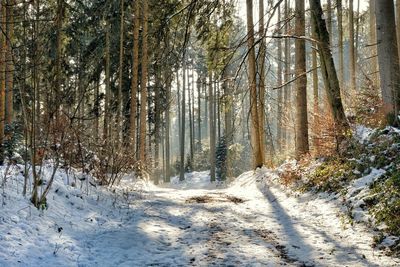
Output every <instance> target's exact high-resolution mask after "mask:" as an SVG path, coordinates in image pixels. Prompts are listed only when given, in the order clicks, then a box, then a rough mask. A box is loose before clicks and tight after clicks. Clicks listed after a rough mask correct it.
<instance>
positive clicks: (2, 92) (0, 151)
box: [0, 0, 7, 165]
mask: <svg viewBox="0 0 400 267" xmlns="http://www.w3.org/2000/svg"><path fill="white" fill-rule="evenodd" d="M6 6H7V4H6V2H5V0H3V1H2V3H1V16H2V18H1V25H2V29H5V28H6V25H7V20H6V18H7V16H6ZM4 33H5V32H3V31H1V33H0V40H1V50H0V165H3V163H4V147H3V143H4V125H5V123H4V122H5V118H6V116H5V111H6V75H5V71H6V51H7V41H6V40H7V39H6V35H5V34H4Z"/></svg>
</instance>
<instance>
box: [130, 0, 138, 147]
mask: <svg viewBox="0 0 400 267" xmlns="http://www.w3.org/2000/svg"><path fill="white" fill-rule="evenodd" d="M133 12H134V16H133V53H132V74H131V75H132V80H131V112H130V144H131V150H132V153H134V154H136V151H137V150H136V134H137V129H136V113H137V112H136V109H137V89H138V80H139V78H138V76H139V27H140V5H139V1H135V4H134V11H133Z"/></svg>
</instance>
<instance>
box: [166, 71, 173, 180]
mask: <svg viewBox="0 0 400 267" xmlns="http://www.w3.org/2000/svg"><path fill="white" fill-rule="evenodd" d="M171 83H172V78H171V76H169V77H168V78H167V83H166V85H167V87H166V90H167V92H166V102H167V106H166V109H165V182H167V183H169V182H170V177H171V146H170V137H169V136H170V126H171V119H170V110H171Z"/></svg>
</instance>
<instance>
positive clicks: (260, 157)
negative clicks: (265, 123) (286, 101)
mask: <svg viewBox="0 0 400 267" xmlns="http://www.w3.org/2000/svg"><path fill="white" fill-rule="evenodd" d="M246 7H247V35H248V38H247V47H248V49H249V53H248V72H249V87H250V116H251V130H250V135H251V145H252V153H253V168H254V169H256V168H259V167H262V166H263V165H264V161H265V156H264V151H263V149H262V148H263V146H262V144H261V132H262V131H261V129H260V127H261V125H260V116H259V114H258V111H259V107H258V103H259V99H258V95H257V77H256V55H255V49H254V24H253V1H252V0H246Z"/></svg>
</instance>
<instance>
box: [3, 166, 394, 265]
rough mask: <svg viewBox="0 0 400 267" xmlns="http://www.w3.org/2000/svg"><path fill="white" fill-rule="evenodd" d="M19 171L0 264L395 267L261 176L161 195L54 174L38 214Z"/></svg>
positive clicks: (127, 184) (310, 200)
mask: <svg viewBox="0 0 400 267" xmlns="http://www.w3.org/2000/svg"><path fill="white" fill-rule="evenodd" d="M21 168H22V167H20V166H17V167H13V168H11V170H10V173H9V174H8V175H9V178H8V180H7V182H6V184H5V187H4V192H3V201H4V205H3V206H2V207H1V209H0V266H191V265H192V266H299V265H301V266H345V265H346V266H398V265H399V264H400V262H399V260H398V259H394V258H390V257H388V256H385V255H383V252H382V251H379V250H374V249H373V248H372V247H371V245H370V244H371V242H372V233H370V232H369V231H368V230H367V229H366V228H365V227H363V226H362V225H359V224H356V225H353V226H351V225H350V224H348V223H347V222H346V220H344V219H343V216H340V214H341V212H342V211H341V208H342V206H341V205H340V202H339V200H338V199H335V197H333V196H331V195H327V194H320V195H319V196H315V195H311V194H304V195H294V194H292V193H290V191H288V190H286V189H285V188H283V187H282V186H280V185H279V184H278V183H276V179H277V175H276V174H275V173H274V172H272V171H270V170H268V169H258V170H257V171H255V172H253V171H251V172H246V173H244V174H242V175H241V176H239V177H238V178H237V179H236V180H235V181H234V182H233V183H232V184H231V185H230V186H229V187H226V188H217V186H216V185H215V184H210V183H209V182H208V180H209V176H208V173H207V172H199V173H192V174H187V175H186V178H187V181H185V182H179V179H178V178H177V177H175V178H173V179H172V182H171V184H170V185H163V186H160V187H157V186H154V185H152V184H150V183H147V182H145V181H138V180H135V178H134V177H129V176H126V177H124V179H123V181H122V184H121V185H120V186H118V187H114V188H112V189H106V188H103V187H94V186H91V185H90V184H89V185H88V184H87V183H86V182H85V181H83V182H82V184H81V182H80V181H78V182H77V185H76V187H72V186H70V185H68V184H66V182H65V179H64V178H65V176H66V174H65V172H64V171H63V170H60V171H58V172H57V175H56V179H55V181H54V185H53V187H52V190H51V192H50V195H49V197H48V202H49V207H48V210H45V211H39V210H37V209H35V208H33V207H32V205H30V203H29V199H27V198H24V197H22V195H21V189H22V181H23V177H22V175H21ZM46 168H47V171H46V173H47V174H46V175H47V178H48V175H49V173H50V170H51V167H50V166H48V167H46ZM0 177H4V169H0ZM371 179H372V178H371ZM365 180H367V178H365ZM362 183H364V182H362ZM362 183H361V182H360V184H362ZM357 185H358V183H355V184H354V186H357ZM387 242H394V241H391V240H389V239H388V240H387Z"/></svg>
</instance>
